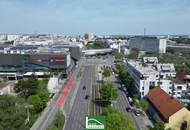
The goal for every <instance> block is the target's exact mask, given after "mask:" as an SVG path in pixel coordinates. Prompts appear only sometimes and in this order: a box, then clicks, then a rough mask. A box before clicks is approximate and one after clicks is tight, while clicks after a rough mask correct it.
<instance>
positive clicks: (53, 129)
mask: <svg viewBox="0 0 190 130" xmlns="http://www.w3.org/2000/svg"><path fill="white" fill-rule="evenodd" d="M64 123H65V116H64V115H63V113H61V112H58V113H57V114H56V117H55V120H54V121H53V122H52V124H50V125H49V126H48V130H61V129H63V126H64Z"/></svg>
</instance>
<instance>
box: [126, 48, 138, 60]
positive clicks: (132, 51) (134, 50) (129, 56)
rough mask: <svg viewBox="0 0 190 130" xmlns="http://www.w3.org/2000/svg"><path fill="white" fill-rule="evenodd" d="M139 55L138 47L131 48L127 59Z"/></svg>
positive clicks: (135, 57)
mask: <svg viewBox="0 0 190 130" xmlns="http://www.w3.org/2000/svg"><path fill="white" fill-rule="evenodd" d="M138 56H139V49H137V48H132V49H131V51H130V54H129V55H128V56H127V57H128V58H129V59H137V58H138Z"/></svg>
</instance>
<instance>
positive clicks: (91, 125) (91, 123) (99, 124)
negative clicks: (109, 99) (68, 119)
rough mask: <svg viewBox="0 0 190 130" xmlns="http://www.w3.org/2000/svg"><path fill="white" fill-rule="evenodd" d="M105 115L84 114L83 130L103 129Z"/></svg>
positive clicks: (104, 126)
mask: <svg viewBox="0 0 190 130" xmlns="http://www.w3.org/2000/svg"><path fill="white" fill-rule="evenodd" d="M105 129H106V119H105V116H86V121H85V130H105Z"/></svg>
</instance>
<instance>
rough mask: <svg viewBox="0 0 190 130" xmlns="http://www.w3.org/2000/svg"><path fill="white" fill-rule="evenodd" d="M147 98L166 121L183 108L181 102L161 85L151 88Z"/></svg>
mask: <svg viewBox="0 0 190 130" xmlns="http://www.w3.org/2000/svg"><path fill="white" fill-rule="evenodd" d="M147 98H148V100H149V101H150V103H151V104H152V105H153V106H154V107H155V109H156V110H157V111H158V112H159V114H160V115H161V116H162V118H164V120H165V121H167V120H168V119H169V117H170V116H171V115H173V114H174V113H176V112H177V111H179V110H180V109H181V108H183V106H182V104H181V103H179V102H178V101H177V100H175V99H174V98H173V97H171V96H170V95H169V94H167V93H166V92H165V91H164V90H162V89H161V88H160V87H155V88H153V89H152V90H150V91H149V93H148V95H147Z"/></svg>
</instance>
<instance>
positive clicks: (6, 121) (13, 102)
mask: <svg viewBox="0 0 190 130" xmlns="http://www.w3.org/2000/svg"><path fill="white" fill-rule="evenodd" d="M26 119H27V112H26V108H25V104H23V101H22V99H20V98H17V97H14V96H8V95H2V96H0V130H29V129H30V122H29V123H28V124H25V121H26Z"/></svg>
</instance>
